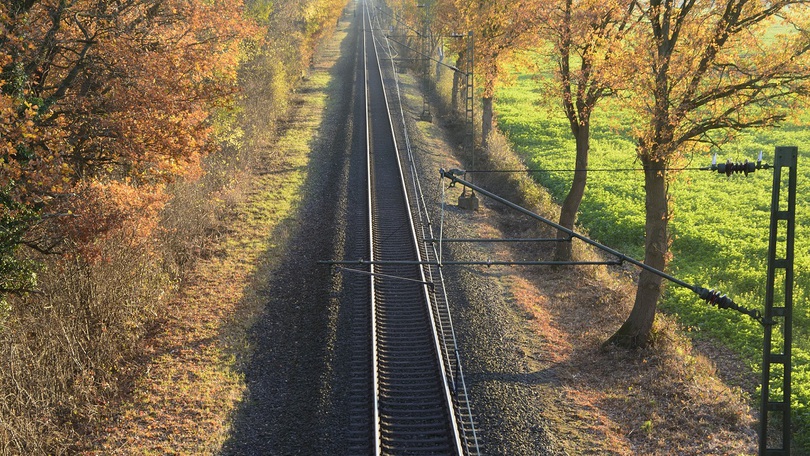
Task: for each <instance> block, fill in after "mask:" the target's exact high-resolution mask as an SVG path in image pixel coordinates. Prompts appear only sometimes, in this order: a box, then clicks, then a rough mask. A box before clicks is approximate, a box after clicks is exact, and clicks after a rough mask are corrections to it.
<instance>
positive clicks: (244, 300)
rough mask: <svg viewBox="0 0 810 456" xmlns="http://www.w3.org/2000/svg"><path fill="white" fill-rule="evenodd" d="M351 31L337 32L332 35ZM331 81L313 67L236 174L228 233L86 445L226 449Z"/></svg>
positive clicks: (103, 450)
mask: <svg viewBox="0 0 810 456" xmlns="http://www.w3.org/2000/svg"><path fill="white" fill-rule="evenodd" d="M345 35H346V34H345V32H336V34H335V37H334V43H337V44H339V42H340V41H341V39H342V38H343V37H345ZM326 66H327V65H326V64H324V67H326ZM330 80H331V76H330V75H329V72H328V71H325V70H324V71H320V70H318V71H314V72H313V74H312V76H311V77H310V78H309V79H308V80H307V81H306V82H305V83H303V87H302V89H307V90H302V91H301V92H302V93H305V95H297V96H294V97H293V104H294V105H295V106H297V107H296V108H295V109H293V110H292V112H290V113H288V115H287V116H286V117H285V119H286V120H288V122H287V128H282V129H279V133H278V136H276V138H275V139H274V140H273V141H272V143H266V142H264V141H265V140H266V138H262V141H261V142H257V144H258V146H257V149H258V150H257V156H256V157H255V160H254V163H255V165H254V169H253V170H252V172H251V173H249V174H247V175H242V176H241V177H240V178H238V179H235V181H242V182H241V183H237V185H238V188H236V189H234V191H235V192H237V193H240V194H242V195H243V196H241V197H231V198H232V199H233V200H234V201H236V203H235V207H234V208H233V210H232V211H231V213H230V217H229V218H228V219H227V220H225V221H224V222H223V223H227V225H228V230H227V232H226V233H225V234H224V235H223V236H221V237H220V238H219V239H218V241H217V242H216V243H215V245H213V246H211V251H212V252H213V254H212V255H210V256H209V257H208V258H205V259H201V260H199V261H198V262H197V263H196V265H195V267H194V269H193V271H191V272H190V273H189V278H188V280H187V281H186V282H185V283H184V284H183V286H182V287H181V293H180V294H179V295H178V296H177V297H175V298H174V299H172V300H171V302H170V303H169V305H168V309H167V310H166V313H167V318H166V321H164V322H163V324H162V325H161V328H162V329H161V330H160V331H159V332H158V333H157V334H155V335H153V336H152V337H150V338H149V340H148V342H147V344H148V346H147V347H146V348H147V353H146V356H145V357H146V359H147V362H146V363H145V364H146V366H145V369H144V370H143V371H142V372H141V375H140V376H138V377H137V378H136V379H135V380H134V384H133V385H132V391H131V394H130V395H129V398H128V399H127V400H125V401H124V402H122V403H121V404H118V405H117V406H116V407H114V408H111V413H109V414H108V416H106V417H105V418H106V419H105V422H104V425H103V429H101V430H100V432H99V435H98V436H96V441H95V442H93V443H92V449H88V451H87V452H88V453H94V454H95V453H97V454H107V453H111V452H114V453H126V454H218V453H220V452H221V450H222V446H223V444H224V442H225V441H226V439H227V438H228V436H229V433H230V422H231V419H232V418H233V415H234V414H235V412H236V410H237V407H238V406H239V404H240V401H242V400H244V396H245V391H246V389H247V385H246V384H245V378H244V375H243V369H242V367H243V366H242V363H244V362H245V360H247V359H250V355H251V352H252V350H253V347H252V343H251V339H250V337H249V330H250V328H251V327H252V326H253V324H254V322H255V321H256V320H257V319H258V318H260V317H261V316H262V314H263V312H264V310H263V309H264V306H265V304H266V297H265V296H264V293H265V292H266V290H264V289H263V287H264V285H263V284H264V281H263V280H262V279H263V278H265V277H267V276H268V275H269V274H270V271H271V270H272V268H273V267H275V266H276V265H277V264H278V263H279V262H280V261H281V258H282V255H283V253H284V249H285V246H286V243H287V242H288V239H287V234H288V233H291V232H292V230H291V229H287V226H288V225H290V224H292V223H293V220H294V219H295V217H296V215H297V210H298V205H299V202H300V201H301V198H302V193H303V191H304V189H303V187H304V182H305V181H306V179H307V173H308V164H309V156H310V152H311V150H312V144H313V143H314V142H315V141H317V137H318V133H317V129H318V126H319V124H320V121H321V118H322V116H323V113H324V110H325V109H326V108H327V104H328V103H329V102H330V100H329V97H328V93H327V92H326V91H325V90H322V88H324V87H327V86H329V84H330ZM293 117H294V118H293ZM269 145H272V147H264V146H269ZM225 198H227V196H225ZM270 233H273V235H270Z"/></svg>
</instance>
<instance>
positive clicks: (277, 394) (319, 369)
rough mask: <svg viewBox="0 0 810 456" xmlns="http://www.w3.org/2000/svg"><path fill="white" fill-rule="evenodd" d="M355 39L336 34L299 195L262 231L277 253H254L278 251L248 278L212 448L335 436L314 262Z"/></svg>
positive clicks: (326, 276) (334, 220) (268, 447)
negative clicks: (246, 323)
mask: <svg viewBox="0 0 810 456" xmlns="http://www.w3.org/2000/svg"><path fill="white" fill-rule="evenodd" d="M355 37H356V34H355V33H350V34H349V35H347V37H346V38H345V39H344V40H343V41H342V43H341V45H340V48H341V56H340V58H339V59H338V60H337V62H336V63H335V65H334V66H333V67H332V68H331V69H330V70H329V71H330V74H331V76H332V81H331V82H330V85H329V87H328V89H327V93H329V94H330V95H329V96H330V101H329V105H328V106H327V109H326V114H325V117H324V119H325V120H323V121H322V123H321V125H320V126H319V133H320V134H319V135H318V136H319V137H318V138H317V139H314V140H311V141H310V145H311V147H312V152H311V154H310V159H309V165H308V172H307V177H306V181H305V182H304V183H303V187H302V189H301V190H300V194H301V195H303V198H304V199H303V200H302V201H301V202H300V203H299V204H298V209H297V211H296V213H295V214H293V216H292V217H290V218H289V219H287V220H284V221H283V222H282V223H281V224H279V226H278V227H277V228H276V229H275V230H274V232H273V233H270V238H271V239H272V240H273V244H276V245H281V246H282V247H280V248H281V249H283V251H282V252H281V253H279V252H275V251H268V252H266V253H265V254H263V255H262V257H263V258H271V257H274V256H275V257H277V256H279V255H280V256H281V257H280V259H279V260H278V261H277V262H276V261H274V263H275V264H277V266H275V267H272V268H268V267H265V268H259V272H258V273H257V275H256V276H254V277H253V279H252V282H253V284H252V286H253V287H254V288H255V289H258V290H261V293H260V295H261V296H260V297H261V299H262V300H263V301H264V302H263V303H262V304H263V305H262V307H263V309H262V314H261V315H260V316H258V317H257V319H256V321H255V323H253V324H252V326H251V327H250V328H248V329H247V340H246V341H239V340H234V341H231V342H232V343H233V344H234V345H232V346H231V347H230V348H231V351H232V353H233V354H234V355H235V356H237V358H238V355H239V354H240V353H244V352H245V349H244V348H242V347H239V346H236V345H235V344H238V343H240V342H246V343H247V344H248V345H249V347H250V348H249V350H248V351H249V353H250V355H249V357H248V358H247V359H243V360H239V362H238V365H239V366H240V367H241V371H240V372H239V374H240V375H242V376H244V382H245V385H246V391H245V392H244V394H243V397H242V399H241V403H240V405H239V406H238V408H237V410H236V411H235V413H234V416H233V417H232V426H231V431H230V435H229V437H228V439H227V441H226V443H225V446H224V448H223V450H222V454H234V455H236V454H239V455H248V454H262V455H273V454H279V455H281V454H283V455H291V454H306V455H309V454H333V453H335V446H336V445H339V442H340V441H341V438H340V437H339V436H336V435H335V433H337V432H340V429H339V428H340V426H339V425H338V424H337V423H339V422H340V421H341V415H340V412H336V411H335V410H334V407H333V406H332V402H333V401H334V395H335V394H337V393H336V392H334V391H332V389H331V387H330V385H331V383H332V380H331V379H332V377H331V375H332V374H331V373H330V372H331V371H330V369H331V365H332V364H333V363H334V360H333V356H334V354H333V348H334V347H333V346H332V343H331V342H330V341H333V340H334V339H335V338H336V337H335V335H334V332H335V318H336V317H335V315H336V313H337V309H336V303H335V300H334V299H332V298H333V294H332V283H333V280H332V277H331V276H330V270H329V267H328V266H325V265H321V264H318V263H317V262H318V260H325V259H330V258H333V257H334V256H335V255H336V251H335V247H334V245H336V244H338V243H339V241H340V239H339V236H340V233H339V230H336V229H335V227H336V226H338V225H339V224H340V218H341V217H342V214H341V213H340V207H339V205H338V204H337V203H336V202H335V200H336V198H335V193H336V192H338V190H337V189H338V188H340V186H341V185H342V183H341V180H342V178H343V175H344V173H345V168H346V166H347V164H346V159H347V155H348V154H347V153H346V151H347V150H348V148H349V147H350V134H349V133H347V132H345V130H346V129H345V128H344V127H345V126H346V121H347V119H348V118H349V115H350V113H351V107H350V106H351V103H350V96H351V88H352V78H351V75H352V71H353V66H352V65H353V63H354V57H353V51H354V46H355V42H356V39H355ZM304 92H306V90H305V91H304ZM310 92H311V90H310ZM299 115H300V114H299ZM303 115H305V113H304V114H303ZM293 124H294V122H292V123H290V125H289V126H290V127H292V126H293ZM250 306H251V304H250V303H248V302H245V303H243V304H242V305H241V307H250ZM225 337H226V338H227V336H225Z"/></svg>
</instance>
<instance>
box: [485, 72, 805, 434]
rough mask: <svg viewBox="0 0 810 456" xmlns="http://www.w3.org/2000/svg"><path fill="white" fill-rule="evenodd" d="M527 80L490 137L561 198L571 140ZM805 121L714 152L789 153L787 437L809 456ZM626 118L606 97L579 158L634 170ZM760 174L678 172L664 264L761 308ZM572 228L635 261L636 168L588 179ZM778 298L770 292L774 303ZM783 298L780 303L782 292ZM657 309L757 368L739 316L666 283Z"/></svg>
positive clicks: (501, 97)
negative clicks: (792, 156)
mask: <svg viewBox="0 0 810 456" xmlns="http://www.w3.org/2000/svg"><path fill="white" fill-rule="evenodd" d="M536 86H537V83H536V81H535V80H534V79H533V78H532V77H531V76H529V75H521V76H519V77H518V78H517V81H516V83H515V84H514V85H513V86H511V87H507V88H503V89H501V90H500V91H499V92H498V95H497V99H496V109H497V111H498V123H499V126H500V128H501V130H502V131H503V132H504V133H505V134H506V136H507V137H508V138H509V140H510V142H511V143H512V144H513V146H514V148H515V149H516V150H517V151H518V153H519V154H520V155H521V156H522V157H523V158H524V160H525V161H526V163H527V166H528V167H529V168H531V169H545V170H549V171H542V172H537V173H535V174H534V176H535V178H536V180H537V182H539V183H541V184H542V185H543V186H545V187H546V188H548V190H549V192H550V193H551V194H552V196H553V197H554V198H555V199H556V200H558V201H561V200H562V198H563V197H564V196H565V193H566V192H567V186H568V184H569V179H570V177H571V173H570V172H569V171H557V170H565V169H570V168H572V167H573V163H574V158H573V157H574V155H573V154H574V141H573V138H572V136H571V134H570V132H569V130H568V127H567V123H566V121H565V119H564V117H563V116H562V113H561V110H560V109H558V108H556V107H554V106H553V103H548V102H547V101H546V103H542V104H541V103H539V102H538V99H539V97H540V93H539V92H538V91H537V89H536ZM808 120H810V113H804V114H803V115H801V116H798V118H797V119H796V121H795V122H794V123H791V124H787V125H785V126H783V127H781V128H777V129H773V130H758V131H751V132H746V133H744V134H741V135H739V137H737V138H736V140H735V141H734V142H733V143H731V144H729V145H727V146H725V147H724V149H723V150H722V151H720V153H719V154H718V161H725V160H726V159H727V158H729V159H732V160H733V161H743V160H744V159H746V158H747V159H749V160H753V159H755V158H756V156H757V153H758V152H759V151H760V150H761V151H763V152H764V160H765V161H767V162H771V163H772V161H773V151H774V147H775V146H781V145H797V146H799V153H800V159H799V166H798V171H799V178H798V192H797V193H798V198H797V211H796V212H797V220H796V245H795V253H796V261H795V271H796V274H795V288H794V306H795V312H794V338H793V347H794V377H793V391H794V395H793V407H794V411H795V412H794V415H795V417H796V418H797V420H795V423H794V424H795V425H796V426H797V428H796V434H795V435H796V439H797V440H798V441H799V442H800V444H802V445H803V446H805V447H806V448H810V445H808V444H810V339H809V338H808V337H807V336H808V330H809V328H808V322H809V320H810V306H808V305H807V298H808V296H807V292H808V287H810V278H809V277H808V274H807V272H806V271H808V268H807V266H808V262H810V236H808V222H810V219H808V218H809V217H810V210H809V209H810V191H808V190H810V189H808V188H807V186H808V185H810V180H808V177H810V170H809V169H808V168H806V167H803V166H802V165H803V163H802V159H801V156H802V154H803V153H806V151H807V150H808V146H810V131H807V130H806V129H804V128H803V127H802V126H801V124H803V123H804V124H806V123H807V121H808ZM632 121H633V120H632V119H631V118H630V116H629V115H627V114H626V113H624V112H623V111H622V110H621V108H620V107H619V106H617V105H616V104H615V102H614V101H613V100H607V101H606V102H605V103H603V104H602V105H601V106H599V107H598V108H597V111H596V112H595V113H594V118H593V128H592V141H591V161H590V166H591V168H593V169H616V168H639V167H640V166H639V164H638V163H636V162H635V145H634V143H633V141H632V138H629V137H628V136H627V135H626V134H624V131H623V128H622V126H623V125H628V124H629V123H630V122H632ZM710 161H711V157H709V156H694V157H688V158H687V161H686V162H685V163H683V164H684V165H685V166H690V167H693V166H705V165H708V164H709V163H710ZM772 180H773V178H772V173H771V172H770V171H759V172H757V173H755V174H753V175H749V176H748V177H743V176H741V175H740V176H736V175H735V176H731V177H730V178H727V177H725V176H721V175H718V174H717V173H708V172H705V171H684V172H681V173H678V174H677V176H676V178H675V179H674V181H673V182H672V185H671V187H670V190H671V192H670V193H671V195H672V204H671V208H672V210H673V219H672V223H671V234H672V253H673V259H672V261H671V263H670V266H669V270H668V272H670V273H671V274H673V275H675V276H676V277H678V278H680V279H682V280H685V281H686V282H688V283H694V284H698V285H701V286H705V287H707V288H714V289H718V290H720V291H721V292H723V293H726V294H728V295H729V296H730V297H732V298H733V299H734V300H735V302H737V303H738V304H740V305H743V306H745V307H749V308H758V309H761V308H762V306H763V304H762V303H763V300H764V294H765V282H766V280H765V279H766V277H765V274H766V258H767V241H768V232H769V217H770V212H769V211H770V201H771V188H772ZM579 224H580V225H581V227H582V228H584V229H585V230H587V231H588V232H589V233H590V234H591V236H592V237H594V238H596V239H598V240H599V241H601V242H603V243H606V244H607V245H609V246H611V247H614V248H616V249H618V250H620V251H623V252H626V253H628V254H631V255H633V256H634V257H636V258H640V257H641V255H642V253H643V227H644V192H643V175H642V173H641V172H640V171H620V172H599V171H595V172H592V173H590V174H589V182H588V189H587V190H586V195H585V199H584V200H583V203H582V206H581V213H580V216H579ZM779 295H780V292H779V291H777V301H776V302H777V303H778V302H779V301H778V299H779ZM782 296H783V295H782ZM661 307H662V308H663V309H664V310H666V311H667V312H668V313H670V314H674V315H677V317H678V321H679V322H680V324H681V325H683V326H684V327H685V328H688V330H689V332H690V334H691V335H692V336H693V337H695V338H703V337H711V338H716V339H718V340H720V341H722V343H724V344H726V345H728V346H729V347H731V348H733V350H734V351H736V352H738V353H740V354H741V355H742V356H743V357H744V358H745V359H746V360H748V362H749V364H750V365H751V367H752V369H754V370H757V369H758V365H759V362H760V359H761V351H762V338H763V332H762V328H761V326H760V325H759V324H758V323H756V322H754V321H753V320H751V319H749V318H748V317H745V316H742V315H740V314H737V313H734V312H730V311H725V310H718V309H716V308H713V307H709V306H708V305H707V304H705V303H704V302H702V301H700V300H699V299H697V298H696V296H695V295H694V294H693V293H691V292H690V291H688V290H685V289H682V288H677V287H676V286H674V285H670V286H669V288H668V291H667V293H666V296H665V297H664V299H663V302H662V303H661Z"/></svg>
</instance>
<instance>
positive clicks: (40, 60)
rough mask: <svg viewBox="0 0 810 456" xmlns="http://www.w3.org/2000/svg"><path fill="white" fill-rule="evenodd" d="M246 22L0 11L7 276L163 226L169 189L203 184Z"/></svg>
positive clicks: (62, 7)
mask: <svg viewBox="0 0 810 456" xmlns="http://www.w3.org/2000/svg"><path fill="white" fill-rule="evenodd" d="M243 19H244V18H243V16H242V6H241V4H240V2H238V1H236V0H214V1H211V2H204V3H198V2H187V1H184V0H168V1H155V0H135V1H129V2H91V1H84V0H77V1H70V2H68V1H65V0H26V1H16V0H15V1H5V2H2V3H0V30H2V34H0V67H1V68H2V72H1V73H0V85H2V92H0V118H1V119H2V122H1V123H0V146H1V147H2V153H3V161H2V163H0V189H2V190H0V192H2V198H0V202H2V205H1V206H2V207H0V210H2V214H1V215H0V217H2V218H3V220H5V225H6V227H8V226H10V224H11V225H14V227H15V229H14V230H12V231H10V232H13V233H16V234H15V239H14V240H9V242H8V243H5V244H4V245H3V251H2V252H0V257H2V261H0V262H4V264H14V263H15V261H17V260H16V259H15V258H16V249H17V248H18V247H20V246H27V247H30V248H33V249H35V250H38V251H41V252H45V253H49V252H54V251H64V249H62V248H60V245H61V246H62V247H64V246H65V245H66V244H64V242H62V241H65V240H70V241H71V242H72V244H73V245H80V244H86V243H88V242H89V240H91V239H92V238H93V236H94V233H96V234H98V233H102V232H103V231H104V230H107V229H113V228H114V227H116V226H119V225H120V223H119V222H122V221H124V220H136V219H137V218H138V217H143V216H146V215H148V214H153V215H154V214H155V211H154V210H153V209H154V208H155V207H156V206H154V204H156V203H158V202H159V201H160V200H162V199H165V198H163V197H162V196H161V195H162V193H163V186H164V185H165V184H166V183H167V182H170V181H172V180H174V179H176V178H178V177H183V176H190V177H194V176H196V175H199V173H200V167H199V162H200V157H201V156H203V155H204V154H206V153H207V152H208V151H210V150H212V149H211V148H212V143H211V142H210V141H209V140H208V138H209V137H210V134H211V132H212V130H211V128H212V122H211V118H210V114H211V113H212V112H213V111H214V110H215V109H217V107H218V106H222V105H223V103H225V102H226V101H227V100H228V99H229V98H230V97H231V95H232V94H233V93H234V91H235V88H236V86H235V71H236V63H237V60H238V58H239V57H238V56H239V44H240V42H241V41H242V39H243V38H245V37H246V36H248V35H249V34H250V33H252V30H251V23H250V22H249V21H245V20H243ZM127 188H129V190H128V189H127ZM116 197H118V198H128V200H126V201H120V200H118V201H116ZM99 205H101V206H99ZM90 208H94V209H93V210H90ZM147 208H149V209H147ZM116 220H117V222H116ZM140 226H141V227H146V226H149V223H144V224H141V225H140ZM12 276H13V274H12ZM23 288H25V287H23ZM11 291H14V290H11Z"/></svg>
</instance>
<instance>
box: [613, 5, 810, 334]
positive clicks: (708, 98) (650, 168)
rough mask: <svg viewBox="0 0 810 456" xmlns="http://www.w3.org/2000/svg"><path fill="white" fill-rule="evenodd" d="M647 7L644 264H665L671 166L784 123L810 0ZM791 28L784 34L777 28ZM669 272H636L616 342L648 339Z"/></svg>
mask: <svg viewBox="0 0 810 456" xmlns="http://www.w3.org/2000/svg"><path fill="white" fill-rule="evenodd" d="M635 5H636V7H637V8H638V14H640V19H641V23H640V24H639V25H640V27H639V30H640V31H642V29H643V32H642V33H639V34H636V35H634V40H633V51H634V52H633V54H632V57H633V59H632V60H628V62H630V63H631V64H632V65H634V66H633V68H635V69H636V71H635V72H634V74H635V75H636V77H635V78H634V80H633V83H634V85H635V89H634V91H633V94H632V96H628V97H627V100H626V101H627V103H626V104H627V105H628V106H632V107H634V109H635V110H636V112H637V114H638V117H639V118H640V119H645V120H644V121H643V122H642V123H641V124H640V125H639V127H638V129H637V131H636V135H637V154H638V159H639V160H640V162H641V164H642V165H643V168H644V186H645V194H646V198H645V208H646V220H645V235H646V239H645V253H644V263H645V264H647V265H649V266H652V267H653V268H656V269H659V270H664V269H665V268H666V266H667V257H668V251H669V241H670V239H669V234H668V223H669V219H670V209H669V204H668V182H669V179H670V178H671V173H670V172H669V171H668V169H669V168H670V166H671V165H672V164H673V163H674V162H675V161H676V160H678V158H679V157H681V156H682V155H683V154H684V153H685V152H687V151H690V150H695V149H700V148H701V147H704V148H705V147H706V146H707V145H712V144H714V145H717V144H722V143H723V142H724V141H726V140H727V139H728V135H727V133H728V132H730V131H735V130H743V129H747V128H756V127H770V126H774V125H777V124H778V123H779V122H781V121H783V120H784V119H785V118H786V117H787V116H788V115H789V114H790V111H791V108H792V107H793V106H794V105H796V104H797V103H799V102H800V101H801V98H802V97H803V96H806V95H807V94H808V84H809V83H810V72H808V71H807V68H808V50H810V29H808V28H807V20H808V12H809V11H808V10H809V9H810V5H809V4H808V2H807V1H805V0H779V1H761V0H724V1H719V2H718V1H713V0H679V1H675V0H651V1H644V2H639V1H637V2H635ZM778 30H784V31H785V32H784V33H776V31H778ZM662 293H663V283H662V279H661V278H660V277H659V276H657V275H655V274H652V273H650V272H647V271H642V272H641V274H640V276H639V281H638V290H637V293H636V298H635V303H634V306H633V309H632V311H631V312H630V315H629V317H628V319H627V320H626V322H625V323H624V324H623V325H622V326H621V328H620V329H619V330H618V331H617V332H616V333H615V334H614V335H613V336H612V337H611V338H610V340H609V341H608V342H609V343H614V344H618V345H621V346H627V347H638V346H645V345H647V344H649V342H650V334H651V331H652V325H653V322H654V318H655V311H656V305H657V302H658V300H659V298H660V297H661V295H662Z"/></svg>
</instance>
